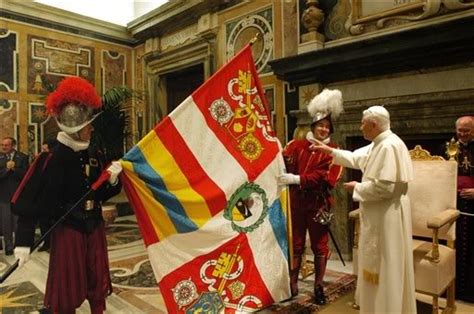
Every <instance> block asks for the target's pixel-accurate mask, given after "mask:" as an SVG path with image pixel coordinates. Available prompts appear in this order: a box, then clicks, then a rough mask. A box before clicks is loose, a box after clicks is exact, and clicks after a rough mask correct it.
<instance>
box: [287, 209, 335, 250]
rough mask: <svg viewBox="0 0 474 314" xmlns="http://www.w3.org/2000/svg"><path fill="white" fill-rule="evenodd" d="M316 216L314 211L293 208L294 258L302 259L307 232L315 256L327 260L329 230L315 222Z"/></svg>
mask: <svg viewBox="0 0 474 314" xmlns="http://www.w3.org/2000/svg"><path fill="white" fill-rule="evenodd" d="M315 214H316V213H315V211H314V210H305V209H301V208H296V207H293V208H292V211H291V226H292V235H293V257H294V258H301V256H302V255H303V253H304V248H305V242H306V230H308V232H309V239H310V241H311V250H312V251H313V254H314V256H321V257H322V256H324V257H325V258H326V259H327V258H328V255H329V247H328V239H329V235H328V229H327V227H326V226H323V225H321V224H320V223H318V222H316V221H314V220H313V218H314V216H315Z"/></svg>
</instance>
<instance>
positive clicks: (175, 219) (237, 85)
mask: <svg viewBox="0 0 474 314" xmlns="http://www.w3.org/2000/svg"><path fill="white" fill-rule="evenodd" d="M122 165H123V168H124V171H123V176H122V178H123V182H124V187H125V191H126V193H127V196H128V198H129V200H130V203H131V204H132V206H133V208H134V210H135V214H136V216H137V220H138V224H139V226H140V230H141V233H142V235H143V239H144V241H145V245H146V247H147V251H148V254H149V257H150V263H151V265H152V267H153V271H154V273H155V277H156V280H157V282H158V284H159V288H160V290H161V293H162V295H163V298H164V301H165V304H166V307H167V309H168V312H170V313H194V312H196V313H201V312H203V313H219V312H223V311H224V310H225V312H226V313H228V312H231V313H232V312H234V311H235V312H247V311H255V310H258V309H261V308H263V307H265V306H268V305H270V304H272V303H275V302H278V301H281V300H283V299H287V298H289V275H288V242H287V229H286V213H285V211H284V208H285V206H284V204H282V203H284V202H283V201H280V194H281V190H280V188H279V187H278V184H277V182H276V178H277V176H278V175H279V174H281V173H282V172H283V167H284V164H283V160H282V157H281V154H280V146H279V143H278V140H277V138H276V137H275V136H274V134H273V131H272V127H271V123H270V118H269V114H268V110H267V106H266V102H265V98H264V97H263V94H262V88H261V86H260V83H259V80H258V75H257V72H256V70H255V66H254V62H253V59H252V51H251V47H250V46H247V47H245V48H244V49H243V50H242V51H241V52H239V53H238V54H237V55H236V56H235V57H234V58H233V59H232V60H231V61H229V62H228V63H227V64H226V65H224V66H223V67H222V68H221V69H220V70H219V71H218V72H217V73H215V74H214V75H213V76H212V77H211V78H210V79H208V80H207V81H206V82H205V83H204V84H203V85H202V86H201V87H199V88H198V89H197V90H196V91H195V92H194V93H193V94H192V95H191V96H189V97H188V98H187V99H186V100H185V101H184V102H183V103H181V104H180V105H179V106H178V107H177V108H176V109H175V110H174V111H173V112H172V113H171V114H170V115H169V116H168V117H166V118H164V119H163V120H162V121H161V122H160V123H159V124H158V125H157V126H156V127H155V128H154V129H153V130H152V131H151V132H150V133H148V134H147V135H146V136H145V137H144V138H143V139H142V140H141V141H140V142H139V143H138V144H137V145H136V146H135V147H134V148H132V149H131V150H130V151H129V152H128V153H127V154H126V155H125V156H124V158H123V159H122Z"/></svg>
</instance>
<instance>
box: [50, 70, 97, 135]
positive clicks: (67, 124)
mask: <svg viewBox="0 0 474 314" xmlns="http://www.w3.org/2000/svg"><path fill="white" fill-rule="evenodd" d="M101 107H102V101H101V99H100V97H99V96H98V95H97V92H96V90H95V88H94V86H93V85H92V84H91V83H89V82H88V81H87V80H85V79H83V78H80V77H77V76H71V77H67V78H65V79H64V80H62V81H61V82H60V83H59V84H58V87H57V88H56V90H55V91H54V92H52V93H51V94H49V95H48V98H47V99H46V109H47V110H48V112H49V113H50V114H51V115H52V116H53V117H54V118H55V119H56V122H57V123H58V126H59V128H60V129H61V130H62V131H64V132H66V133H68V134H73V133H76V132H78V131H79V130H81V129H82V128H84V127H85V126H86V125H88V124H89V123H91V122H92V121H93V120H94V119H95V118H96V117H97V116H98V115H99V114H100V112H99V113H95V114H94V110H96V109H100V108H101Z"/></svg>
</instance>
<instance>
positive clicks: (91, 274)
mask: <svg viewBox="0 0 474 314" xmlns="http://www.w3.org/2000/svg"><path fill="white" fill-rule="evenodd" d="M110 292H111V282H110V274H109V260H108V256H107V243H106V238H105V230H104V225H103V224H101V225H100V226H98V227H97V228H95V229H94V230H93V231H92V232H91V233H81V232H79V231H77V230H75V229H73V228H71V227H69V226H67V225H64V224H62V225H59V226H58V227H57V228H56V229H55V230H54V231H53V233H52V237H51V253H50V260H49V270H48V281H47V284H46V292H45V297H44V305H45V307H46V308H48V309H51V310H52V311H53V312H56V313H61V314H63V313H75V309H76V308H78V307H79V306H81V304H82V303H83V302H84V300H85V299H87V300H88V301H89V303H90V306H91V313H94V314H95V313H102V312H103V311H104V310H105V298H106V296H107V295H108V294H109V293H110Z"/></svg>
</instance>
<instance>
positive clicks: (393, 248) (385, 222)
mask: <svg viewBox="0 0 474 314" xmlns="http://www.w3.org/2000/svg"><path fill="white" fill-rule="evenodd" d="M333 155H334V163H336V164H340V165H342V166H344V167H349V168H354V169H360V170H361V171H362V172H363V176H362V181H361V183H358V184H356V186H355V189H354V194H353V199H354V201H358V202H360V209H361V234H360V240H359V253H358V254H359V256H358V258H359V268H358V279H357V295H358V302H359V305H360V312H361V313H416V301H415V279H414V271H413V252H412V242H411V239H412V226H411V211H410V202H409V199H408V195H407V189H408V182H409V181H411V180H412V179H413V168H412V163H411V159H410V155H409V153H408V149H407V148H406V146H405V144H404V143H403V141H402V140H401V139H400V138H399V137H398V136H397V135H395V134H394V133H393V132H392V131H390V130H387V131H385V132H383V133H381V134H379V135H378V136H377V137H376V138H375V139H374V140H373V142H372V143H371V144H370V145H368V146H365V147H362V148H360V149H358V150H356V151H354V152H349V151H344V150H334V151H333Z"/></svg>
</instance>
